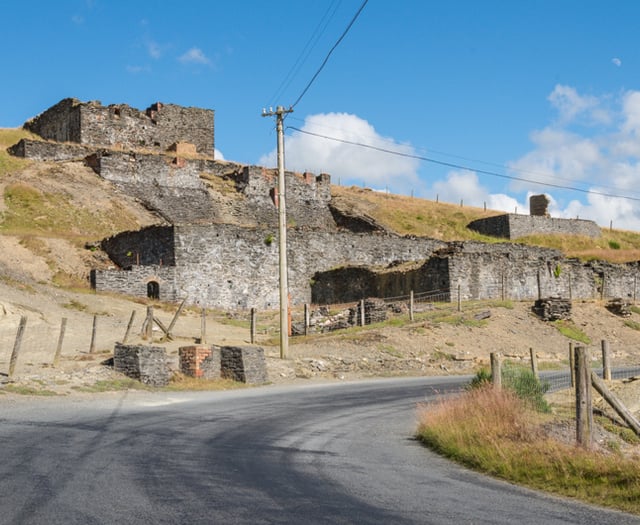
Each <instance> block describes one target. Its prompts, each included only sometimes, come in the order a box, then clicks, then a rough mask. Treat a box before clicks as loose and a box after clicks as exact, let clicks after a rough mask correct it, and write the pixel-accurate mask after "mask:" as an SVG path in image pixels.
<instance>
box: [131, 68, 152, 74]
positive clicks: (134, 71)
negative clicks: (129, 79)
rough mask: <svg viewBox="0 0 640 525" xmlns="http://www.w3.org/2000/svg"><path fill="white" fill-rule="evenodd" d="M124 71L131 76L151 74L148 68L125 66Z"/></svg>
mask: <svg viewBox="0 0 640 525" xmlns="http://www.w3.org/2000/svg"><path fill="white" fill-rule="evenodd" d="M126 70H127V72H128V73H131V74H132V75H140V74H142V73H151V67H150V66H127V67H126Z"/></svg>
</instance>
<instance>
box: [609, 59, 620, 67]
mask: <svg viewBox="0 0 640 525" xmlns="http://www.w3.org/2000/svg"><path fill="white" fill-rule="evenodd" d="M611 62H612V63H613V65H614V66H617V67H620V66H621V65H622V60H620V59H619V58H617V57H614V58H612V59H611Z"/></svg>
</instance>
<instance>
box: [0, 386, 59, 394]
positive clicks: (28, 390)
mask: <svg viewBox="0 0 640 525" xmlns="http://www.w3.org/2000/svg"><path fill="white" fill-rule="evenodd" d="M2 391H4V392H5V393H9V394H18V395H21V396H57V395H58V394H57V393H56V392H54V391H53V390H47V389H46V388H37V387H34V386H26V385H12V384H9V385H5V386H4V387H3V388H2Z"/></svg>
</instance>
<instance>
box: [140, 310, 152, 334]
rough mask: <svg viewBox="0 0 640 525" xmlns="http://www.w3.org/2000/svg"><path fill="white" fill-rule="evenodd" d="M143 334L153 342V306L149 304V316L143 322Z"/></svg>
mask: <svg viewBox="0 0 640 525" xmlns="http://www.w3.org/2000/svg"><path fill="white" fill-rule="evenodd" d="M142 326H143V331H142V335H143V337H144V338H145V339H147V340H148V341H149V342H151V340H152V338H153V306H147V318H146V319H145V321H144V323H143V325H142Z"/></svg>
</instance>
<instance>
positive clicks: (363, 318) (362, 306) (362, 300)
mask: <svg viewBox="0 0 640 525" xmlns="http://www.w3.org/2000/svg"><path fill="white" fill-rule="evenodd" d="M365 321H366V317H365V314H364V299H360V326H364V323H365Z"/></svg>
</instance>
